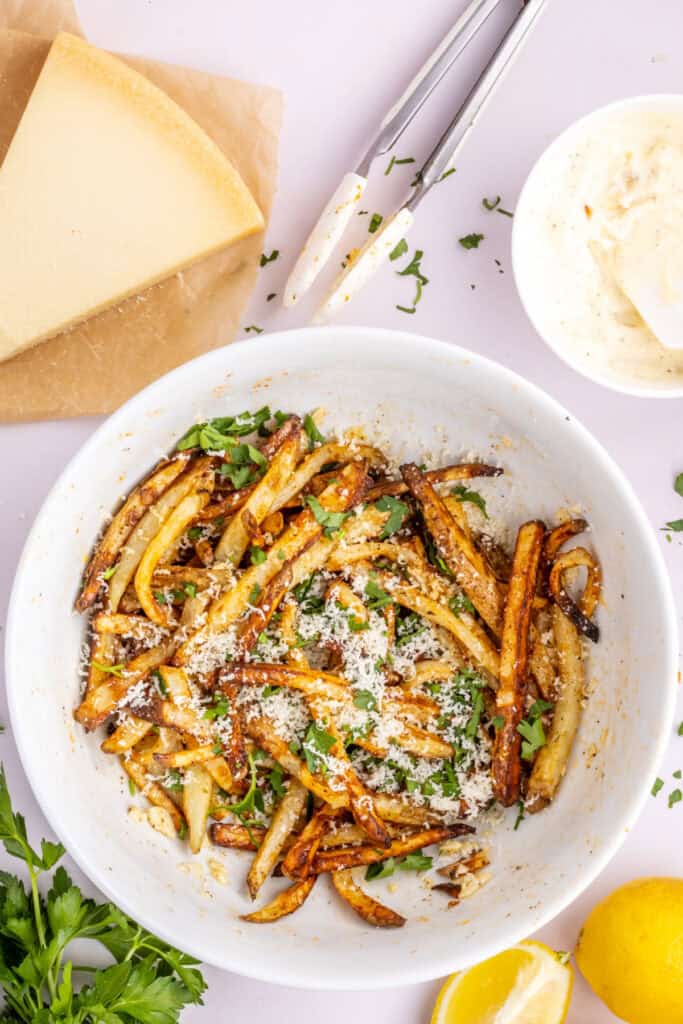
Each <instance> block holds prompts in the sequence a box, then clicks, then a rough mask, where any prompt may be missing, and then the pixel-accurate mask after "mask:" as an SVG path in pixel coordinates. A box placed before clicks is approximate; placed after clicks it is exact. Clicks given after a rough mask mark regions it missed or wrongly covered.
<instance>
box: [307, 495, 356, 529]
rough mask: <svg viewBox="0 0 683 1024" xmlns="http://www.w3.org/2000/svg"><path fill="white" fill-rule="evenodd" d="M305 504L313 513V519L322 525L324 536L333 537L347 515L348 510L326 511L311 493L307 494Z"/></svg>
mask: <svg viewBox="0 0 683 1024" xmlns="http://www.w3.org/2000/svg"><path fill="white" fill-rule="evenodd" d="M306 504H307V505H308V507H309V508H310V510H311V512H312V513H313V515H314V517H315V521H316V522H317V523H318V524H319V525H320V526H322V527H323V532H324V534H325V536H326V537H334V535H335V533H337V531H338V530H340V529H341V528H342V526H343V524H344V522H345V521H346V520H347V519H348V517H349V513H348V512H328V511H327V509H324V508H323V507H322V505H321V504H320V502H319V501H318V499H317V498H316V497H315V496H314V495H313V494H309V496H308V497H307V498H306Z"/></svg>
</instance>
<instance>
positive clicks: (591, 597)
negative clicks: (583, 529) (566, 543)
mask: <svg viewBox="0 0 683 1024" xmlns="http://www.w3.org/2000/svg"><path fill="white" fill-rule="evenodd" d="M580 567H583V568H585V569H586V570H587V573H588V575H587V578H586V586H585V589H584V592H583V594H582V596H581V600H580V601H579V603H578V604H575V603H574V601H573V600H572V599H571V597H570V596H569V594H568V593H567V591H566V590H565V588H564V583H563V576H564V574H565V572H567V571H568V570H569V569H578V568H580ZM549 586H550V593H551V594H552V595H553V599H554V600H555V603H556V604H557V605H558V606H559V607H560V608H561V609H562V611H563V612H564V614H565V615H566V616H567V618H568V619H569V620H570V621H571V622H573V623H574V625H575V626H576V628H577V629H578V631H579V633H583V635H584V636H587V637H588V639H589V640H592V641H593V643H597V642H598V640H599V639H600V630H599V629H598V627H597V626H596V625H595V623H594V622H592V621H591V615H592V614H593V612H594V611H595V608H596V605H597V603H598V601H599V600H600V591H601V589H602V574H601V572H600V566H599V565H598V563H597V561H596V560H595V558H594V557H593V555H592V554H591V553H590V551H587V550H586V548H571V549H570V550H569V551H565V552H564V553H563V554H561V555H558V556H557V558H556V559H555V561H554V562H553V566H552V568H551V570H550V578H549Z"/></svg>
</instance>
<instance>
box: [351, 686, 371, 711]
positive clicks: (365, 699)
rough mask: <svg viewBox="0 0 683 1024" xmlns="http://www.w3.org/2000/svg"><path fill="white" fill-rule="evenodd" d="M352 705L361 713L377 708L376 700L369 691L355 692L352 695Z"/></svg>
mask: <svg viewBox="0 0 683 1024" xmlns="http://www.w3.org/2000/svg"><path fill="white" fill-rule="evenodd" d="M353 703H354V704H355V706H356V707H357V708H360V709H361V710H362V711H374V710H375V708H376V707H377V699H376V697H375V695H374V693H370V690H356V692H355V693H354V695H353Z"/></svg>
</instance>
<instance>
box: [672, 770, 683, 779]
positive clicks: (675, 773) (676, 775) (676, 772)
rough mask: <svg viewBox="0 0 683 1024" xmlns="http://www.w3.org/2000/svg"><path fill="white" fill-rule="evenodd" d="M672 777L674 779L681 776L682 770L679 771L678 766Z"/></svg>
mask: <svg viewBox="0 0 683 1024" xmlns="http://www.w3.org/2000/svg"><path fill="white" fill-rule="evenodd" d="M673 777H674V779H680V778H683V772H682V771H681V769H680V768H679V769H678V770H677V771H675V772H674V773H673Z"/></svg>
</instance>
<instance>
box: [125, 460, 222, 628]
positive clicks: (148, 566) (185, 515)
mask: <svg viewBox="0 0 683 1024" xmlns="http://www.w3.org/2000/svg"><path fill="white" fill-rule="evenodd" d="M200 463H202V465H203V471H202V472H201V473H200V474H199V475H198V476H197V478H196V482H195V487H194V488H193V490H192V491H191V492H190V493H189V494H186V495H185V497H184V498H183V499H182V500H181V501H180V502H179V503H178V504H177V505H176V507H175V508H174V509H173V511H172V512H170V513H169V515H168V516H167V518H166V519H165V520H164V522H163V523H162V524H161V526H160V528H159V531H158V533H156V534H155V536H154V537H153V538H152V539H151V541H150V542H149V544H148V546H147V548H146V549H145V551H144V552H143V555H142V558H141V559H140V563H139V565H138V567H137V570H136V573H135V592H136V594H137V595H138V600H139V601H140V604H141V605H142V608H143V610H144V612H145V614H146V615H147V617H148V618H149V619H150V620H151V621H152V622H155V623H156V624H157V625H158V626H169V625H172V624H174V619H173V616H172V615H171V614H170V612H169V609H168V605H166V606H162V605H161V604H160V603H159V601H158V600H157V598H156V596H155V594H154V592H153V590H152V577H153V575H154V570H155V569H156V567H157V565H158V564H159V562H160V561H161V558H162V556H163V554H164V552H165V551H166V550H167V549H168V548H169V547H171V545H173V544H175V542H176V541H177V540H179V538H181V537H182V536H183V534H184V533H185V531H186V530H187V528H188V526H189V525H190V523H191V522H192V521H193V520H194V518H195V517H196V516H197V514H198V513H199V512H200V511H201V510H202V509H203V508H204V506H205V505H206V504H207V502H208V500H209V497H210V496H211V492H212V491H213V487H214V470H213V462H212V460H211V459H202V460H200Z"/></svg>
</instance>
